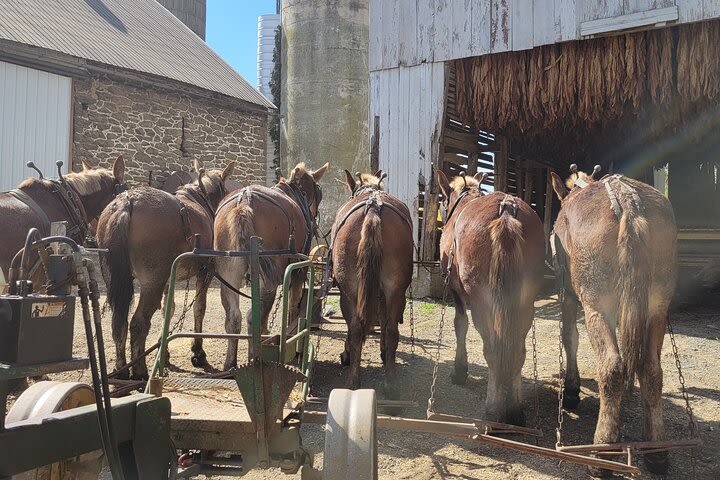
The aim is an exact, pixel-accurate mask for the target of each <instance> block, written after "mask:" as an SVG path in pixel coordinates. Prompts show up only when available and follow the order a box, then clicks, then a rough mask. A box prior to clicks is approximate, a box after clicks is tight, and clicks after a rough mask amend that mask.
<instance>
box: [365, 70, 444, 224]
mask: <svg viewBox="0 0 720 480" xmlns="http://www.w3.org/2000/svg"><path fill="white" fill-rule="evenodd" d="M444 96H445V66H444V65H443V64H441V63H437V64H429V63H425V64H422V65H417V66H414V67H399V68H394V69H389V70H383V71H378V72H371V73H370V124H371V125H372V124H373V122H374V119H375V116H377V117H379V118H378V120H379V122H380V139H379V142H378V145H379V152H378V154H379V166H380V168H381V169H382V170H383V171H384V172H387V174H388V178H387V179H386V180H385V189H386V191H387V192H388V193H390V194H392V195H395V196H396V197H398V198H399V199H400V200H402V201H403V202H405V204H406V205H407V206H408V207H409V208H410V211H411V212H417V206H418V205H417V201H418V194H419V190H418V184H419V183H420V182H423V183H424V184H427V183H428V182H429V181H430V176H431V174H432V173H431V170H432V167H431V164H432V160H433V159H437V157H438V153H439V145H440V134H441V129H442V122H443V114H444V108H443V105H444ZM413 224H414V231H415V234H416V235H417V232H418V231H419V230H418V225H417V215H413Z"/></svg>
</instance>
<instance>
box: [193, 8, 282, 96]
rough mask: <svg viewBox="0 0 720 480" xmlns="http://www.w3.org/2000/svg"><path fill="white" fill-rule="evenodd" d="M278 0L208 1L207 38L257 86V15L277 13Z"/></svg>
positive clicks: (233, 65)
mask: <svg viewBox="0 0 720 480" xmlns="http://www.w3.org/2000/svg"><path fill="white" fill-rule="evenodd" d="M275 3H276V2H275V0H207V27H206V32H205V40H206V41H207V43H208V45H210V47H212V49H213V50H215V51H216V52H217V53H218V54H219V55H220V56H221V57H222V58H224V59H225V61H226V62H228V63H229V64H230V65H232V67H233V68H234V69H235V70H237V71H238V72H239V73H240V75H242V76H243V77H245V80H247V81H248V82H250V84H251V85H252V86H253V87H257V17H258V16H260V15H264V14H266V13H275Z"/></svg>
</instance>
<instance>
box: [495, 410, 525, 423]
mask: <svg viewBox="0 0 720 480" xmlns="http://www.w3.org/2000/svg"><path fill="white" fill-rule="evenodd" d="M500 422H501V423H507V424H510V425H517V426H518V427H524V426H525V412H523V411H522V410H520V409H518V410H513V411H510V412H507V413H506V414H505V415H504V416H503V417H502V418H501V419H500Z"/></svg>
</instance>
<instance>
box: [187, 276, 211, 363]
mask: <svg viewBox="0 0 720 480" xmlns="http://www.w3.org/2000/svg"><path fill="white" fill-rule="evenodd" d="M211 281H212V276H211V275H210V274H209V273H208V272H205V271H202V270H201V271H200V273H199V274H198V276H197V278H196V280H195V289H196V292H195V294H196V297H195V304H194V305H193V317H194V319H195V328H194V331H195V333H202V330H203V320H204V319H205V309H206V307H207V292H208V288H209V287H210V282H211ZM190 349H191V351H192V357H191V358H190V360H191V363H192V365H193V367H196V368H204V367H207V366H208V362H207V355H206V354H205V350H204V349H203V340H202V338H195V339H193V342H192V346H191V347H190Z"/></svg>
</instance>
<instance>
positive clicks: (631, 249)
mask: <svg viewBox="0 0 720 480" xmlns="http://www.w3.org/2000/svg"><path fill="white" fill-rule="evenodd" d="M647 238H648V223H647V220H646V219H645V218H644V217H643V216H641V215H640V213H639V212H638V209H637V206H636V205H635V204H634V203H633V202H627V205H623V213H622V216H621V217H620V226H619V231H618V248H617V250H618V265H619V271H618V275H619V280H618V290H619V291H618V293H619V297H620V309H619V314H620V315H619V317H620V325H619V328H620V354H621V358H622V363H623V370H624V373H625V379H626V381H627V382H628V384H631V382H633V380H634V378H635V377H634V375H635V373H636V370H637V366H638V363H639V362H642V361H643V359H644V356H645V354H646V353H647V352H646V351H645V350H646V348H645V335H646V333H647V332H646V330H647V317H648V302H649V298H648V290H649V288H650V282H649V280H650V267H651V263H650V255H649V252H648V248H647Z"/></svg>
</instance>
